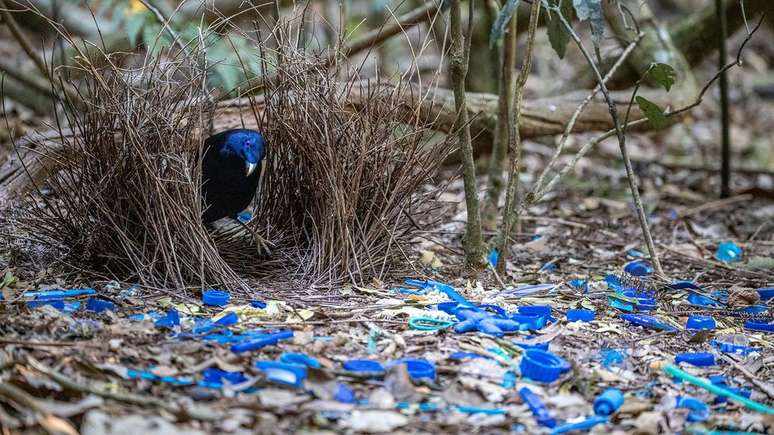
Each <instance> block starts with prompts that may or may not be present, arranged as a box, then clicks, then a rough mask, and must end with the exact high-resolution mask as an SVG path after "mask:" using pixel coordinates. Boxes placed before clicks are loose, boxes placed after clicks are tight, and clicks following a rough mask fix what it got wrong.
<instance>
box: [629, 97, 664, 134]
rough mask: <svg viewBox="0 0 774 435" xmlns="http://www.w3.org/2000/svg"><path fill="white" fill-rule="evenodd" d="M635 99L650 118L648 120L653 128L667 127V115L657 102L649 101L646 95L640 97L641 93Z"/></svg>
mask: <svg viewBox="0 0 774 435" xmlns="http://www.w3.org/2000/svg"><path fill="white" fill-rule="evenodd" d="M635 101H636V102H637V105H638V106H639V107H640V110H642V113H644V114H645V116H646V117H647V118H648V122H649V123H650V125H651V126H652V127H653V128H655V129H656V130H661V129H662V128H664V127H666V123H667V120H666V115H664V111H663V110H662V109H661V108H660V107H658V105H657V104H656V103H654V102H652V101H649V100H648V99H647V98H645V97H640V96H639V95H638V96H637V97H636V98H635Z"/></svg>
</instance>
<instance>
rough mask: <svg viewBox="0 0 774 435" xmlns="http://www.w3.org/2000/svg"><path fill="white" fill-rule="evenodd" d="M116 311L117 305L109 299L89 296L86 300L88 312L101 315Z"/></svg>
mask: <svg viewBox="0 0 774 435" xmlns="http://www.w3.org/2000/svg"><path fill="white" fill-rule="evenodd" d="M115 309H116V304H114V303H113V302H111V301H109V300H107V299H102V298H100V297H97V296H89V299H87V300H86V310H88V311H94V312H95V313H101V312H103V311H114V310H115Z"/></svg>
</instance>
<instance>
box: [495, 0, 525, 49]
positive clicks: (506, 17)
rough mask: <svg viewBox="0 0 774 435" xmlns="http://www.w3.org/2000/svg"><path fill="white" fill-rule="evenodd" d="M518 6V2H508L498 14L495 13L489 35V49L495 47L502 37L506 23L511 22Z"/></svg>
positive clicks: (510, 0)
mask: <svg viewBox="0 0 774 435" xmlns="http://www.w3.org/2000/svg"><path fill="white" fill-rule="evenodd" d="M518 6H519V0H508V1H507V2H506V3H505V5H503V8H502V9H500V12H498V13H497V17H496V18H495V21H494V23H493V24H492V31H491V32H490V33H489V47H490V48H492V47H494V46H495V45H497V41H499V40H500V38H502V37H503V33H505V28H506V27H507V26H508V22H509V21H510V20H511V17H512V16H513V13H514V12H515V11H516V8H517V7H518Z"/></svg>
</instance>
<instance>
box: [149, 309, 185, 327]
mask: <svg viewBox="0 0 774 435" xmlns="http://www.w3.org/2000/svg"><path fill="white" fill-rule="evenodd" d="M154 324H155V326H156V327H157V328H169V329H172V328H174V327H175V326H179V325H180V313H178V312H177V310H176V309H174V308H170V309H169V311H167V314H166V315H164V317H161V318H160V319H158V320H156V322H155V323H154Z"/></svg>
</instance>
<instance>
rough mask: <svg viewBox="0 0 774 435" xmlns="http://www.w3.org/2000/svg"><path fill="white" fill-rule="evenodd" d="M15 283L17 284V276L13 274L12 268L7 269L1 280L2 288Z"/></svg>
mask: <svg viewBox="0 0 774 435" xmlns="http://www.w3.org/2000/svg"><path fill="white" fill-rule="evenodd" d="M14 284H16V277H15V276H13V274H12V273H11V271H10V270H6V271H5V274H4V275H3V279H2V280H0V290H1V289H4V288H6V287H10V286H12V285H14Z"/></svg>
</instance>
